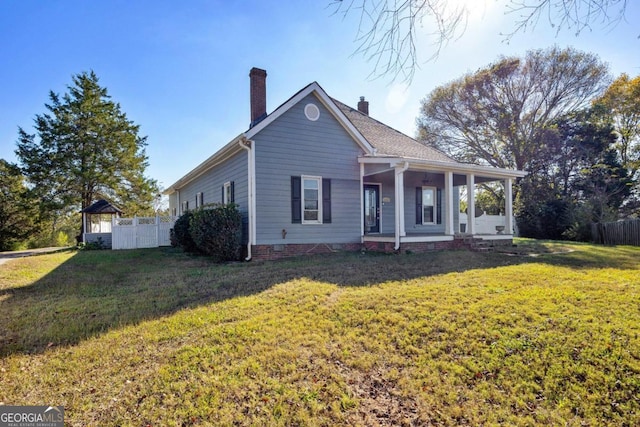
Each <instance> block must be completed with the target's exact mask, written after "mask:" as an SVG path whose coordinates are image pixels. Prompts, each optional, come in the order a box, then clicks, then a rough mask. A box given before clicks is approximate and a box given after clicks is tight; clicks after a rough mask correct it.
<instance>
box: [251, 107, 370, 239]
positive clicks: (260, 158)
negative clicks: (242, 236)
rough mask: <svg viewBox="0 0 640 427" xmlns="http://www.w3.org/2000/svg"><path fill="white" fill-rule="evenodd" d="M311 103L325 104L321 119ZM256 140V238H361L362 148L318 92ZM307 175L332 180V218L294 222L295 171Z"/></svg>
mask: <svg viewBox="0 0 640 427" xmlns="http://www.w3.org/2000/svg"><path fill="white" fill-rule="evenodd" d="M308 103H314V104H315V105H316V106H317V107H318V108H319V109H320V118H319V119H318V120H317V121H315V122H314V121H310V120H308V119H307V118H306V116H305V115H304V107H305V105H307V104H308ZM253 140H254V141H255V142H256V144H255V156H256V158H255V163H256V242H255V243H256V244H258V245H264V244H286V243H357V242H360V237H361V222H362V218H361V213H360V199H361V197H362V191H361V188H360V166H359V164H358V156H359V155H361V154H362V150H361V149H360V148H359V147H358V145H357V144H356V143H355V142H354V141H353V139H352V138H351V137H350V136H349V134H348V133H347V132H346V131H345V130H344V128H343V127H342V126H341V125H340V124H339V123H338V122H337V120H336V119H335V118H334V117H333V116H332V115H331V113H330V112H329V111H328V110H327V109H325V108H324V106H323V105H322V103H321V102H320V101H319V100H318V99H317V98H316V97H315V96H314V95H309V96H308V97H306V98H305V99H303V100H301V101H300V102H299V103H298V104H296V105H294V106H293V107H292V108H291V109H289V110H288V111H287V112H285V113H284V114H283V115H282V116H280V117H279V118H278V119H277V120H275V121H274V122H273V123H271V124H270V125H269V126H267V127H266V128H265V129H263V130H262V131H261V132H260V133H258V134H257V135H256V136H254V138H253ZM301 175H310V176H319V177H322V178H328V179H330V180H331V214H332V221H331V223H330V224H292V222H291V176H301ZM283 230H285V231H286V238H284V239H283V237H282V236H283Z"/></svg>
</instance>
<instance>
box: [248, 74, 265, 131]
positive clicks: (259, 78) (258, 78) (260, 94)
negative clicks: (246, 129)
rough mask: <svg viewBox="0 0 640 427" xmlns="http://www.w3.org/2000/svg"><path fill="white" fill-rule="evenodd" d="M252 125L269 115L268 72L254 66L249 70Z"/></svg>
mask: <svg viewBox="0 0 640 427" xmlns="http://www.w3.org/2000/svg"><path fill="white" fill-rule="evenodd" d="M249 80H250V87H249V92H250V93H249V97H250V100H249V101H250V104H251V125H250V126H251V127H253V126H254V125H255V124H257V123H258V122H260V120H262V119H264V118H265V117H266V116H267V72H266V71H265V70H262V69H260V68H256V67H253V68H252V69H251V71H250V72H249Z"/></svg>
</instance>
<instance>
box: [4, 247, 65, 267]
mask: <svg viewBox="0 0 640 427" xmlns="http://www.w3.org/2000/svg"><path fill="white" fill-rule="evenodd" d="M65 249H70V247H67V248H38V249H29V250H26V251H10V252H0V265H2V264H4V263H5V262H7V261H9V260H10V259H15V258H22V257H26V256H33V255H41V254H48V253H51V252H58V251H61V250H65Z"/></svg>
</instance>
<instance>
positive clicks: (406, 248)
mask: <svg viewBox="0 0 640 427" xmlns="http://www.w3.org/2000/svg"><path fill="white" fill-rule="evenodd" d="M479 242H481V244H479ZM512 243H513V241H512V240H510V239H508V240H482V239H473V238H456V239H454V240H448V241H443V242H404V243H402V244H401V245H400V250H399V251H394V250H393V247H394V246H395V243H394V242H364V243H363V244H361V243H339V244H331V243H313V244H277V245H254V246H252V247H251V258H252V259H254V260H275V259H281V258H289V257H294V256H300V255H316V254H327V253H335V252H340V251H347V252H357V251H362V250H365V251H371V252H384V253H393V252H398V253H407V252H416V253H421V252H430V251H446V250H459V249H466V250H478V248H486V247H493V246H503V245H511V244H512Z"/></svg>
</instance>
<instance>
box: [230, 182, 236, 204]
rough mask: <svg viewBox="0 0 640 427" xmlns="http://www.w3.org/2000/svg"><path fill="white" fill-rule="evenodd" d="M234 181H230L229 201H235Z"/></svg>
mask: <svg viewBox="0 0 640 427" xmlns="http://www.w3.org/2000/svg"><path fill="white" fill-rule="evenodd" d="M234 182H235V181H231V184H230V185H231V200H230V202H231V203H235V202H236V190H235V185H233V183H234Z"/></svg>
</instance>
